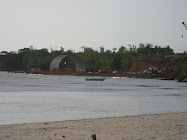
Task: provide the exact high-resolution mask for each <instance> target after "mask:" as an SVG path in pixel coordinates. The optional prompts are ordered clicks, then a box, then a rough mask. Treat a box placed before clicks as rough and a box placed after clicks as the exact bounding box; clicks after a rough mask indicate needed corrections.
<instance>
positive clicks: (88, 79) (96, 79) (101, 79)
mask: <svg viewBox="0 0 187 140" xmlns="http://www.w3.org/2000/svg"><path fill="white" fill-rule="evenodd" d="M105 79H106V78H87V79H86V81H104V80H105Z"/></svg>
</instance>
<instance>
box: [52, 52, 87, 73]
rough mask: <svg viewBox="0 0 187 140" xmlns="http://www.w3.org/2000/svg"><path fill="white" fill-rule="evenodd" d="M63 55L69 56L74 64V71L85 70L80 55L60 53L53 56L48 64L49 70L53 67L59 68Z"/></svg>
mask: <svg viewBox="0 0 187 140" xmlns="http://www.w3.org/2000/svg"><path fill="white" fill-rule="evenodd" d="M65 57H69V58H71V59H72V60H73V61H74V62H75V65H76V71H85V70H86V68H85V65H84V63H83V61H82V60H81V59H80V57H78V56H76V55H60V56H57V57H55V58H54V59H53V60H52V61H51V64H50V71H51V70H54V69H59V65H60V62H61V61H62V59H64V58H65Z"/></svg>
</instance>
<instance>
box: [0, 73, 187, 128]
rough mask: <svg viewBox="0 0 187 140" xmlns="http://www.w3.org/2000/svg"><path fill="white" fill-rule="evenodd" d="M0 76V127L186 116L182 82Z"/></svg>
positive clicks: (186, 86) (186, 96) (185, 88)
mask: <svg viewBox="0 0 187 140" xmlns="http://www.w3.org/2000/svg"><path fill="white" fill-rule="evenodd" d="M85 78H88V77H78V76H51V75H26V74H10V73H6V72H0V124H17V123H30V122H46V121H62V120H76V119H88V118H101V117H118V116H126V115H138V114H156V113H170V112H187V83H179V82H176V81H161V80H153V79H130V78H106V80H105V81H85Z"/></svg>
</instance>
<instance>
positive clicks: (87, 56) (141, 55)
mask: <svg viewBox="0 0 187 140" xmlns="http://www.w3.org/2000/svg"><path fill="white" fill-rule="evenodd" d="M0 54H1V55H0V70H1V71H15V70H31V69H40V70H46V71H47V70H49V66H50V63H51V61H52V60H53V59H54V58H55V57H56V56H58V55H62V54H67V55H78V56H79V57H80V58H81V59H82V60H83V62H84V63H85V66H86V69H87V71H90V72H98V71H100V72H112V71H114V70H118V71H125V70H128V69H130V68H131V66H132V65H133V62H134V61H150V60H161V59H164V57H165V55H171V54H174V51H173V49H171V48H170V46H166V47H161V46H154V45H152V44H143V43H140V44H139V46H138V47H137V46H135V45H128V47H124V46H121V47H119V48H114V49H112V50H106V51H105V52H103V53H100V52H98V51H95V50H93V49H89V50H87V51H86V52H77V53H76V52H73V51H72V50H68V51H64V49H63V48H62V47H61V49H60V50H51V51H49V50H48V49H46V48H43V49H40V50H37V49H33V47H32V46H30V47H28V48H23V49H19V50H18V52H6V51H2V52H0ZM60 67H62V68H67V69H68V68H71V69H72V70H73V69H74V68H75V64H74V62H73V61H72V60H71V59H69V58H66V59H63V61H62V62H61V64H60Z"/></svg>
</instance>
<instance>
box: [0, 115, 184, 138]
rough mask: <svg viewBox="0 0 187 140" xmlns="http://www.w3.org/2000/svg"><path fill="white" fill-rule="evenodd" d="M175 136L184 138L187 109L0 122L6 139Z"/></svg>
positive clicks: (1, 130) (1, 131)
mask: <svg viewBox="0 0 187 140" xmlns="http://www.w3.org/2000/svg"><path fill="white" fill-rule="evenodd" d="M93 134H96V137H97V140H123V139H126V140H131V139H136V140H137V139H139V140H145V139H147V140H149V139H152V140H157V139H159V140H162V139H167V140H178V139H181V140H183V139H187V112H181V113H167V114H150V115H147V114H146V115H137V116H124V117H112V118H98V119H82V120H67V121H56V122H44V123H28V124H27V123H25V124H12V125H0V138H1V139H5V140H9V139H15V140H22V139H36V140H40V139H46V140H53V139H55V140H60V139H64V140H92V139H93V138H91V135H93Z"/></svg>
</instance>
